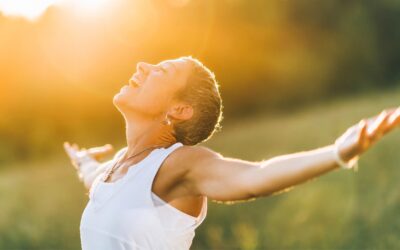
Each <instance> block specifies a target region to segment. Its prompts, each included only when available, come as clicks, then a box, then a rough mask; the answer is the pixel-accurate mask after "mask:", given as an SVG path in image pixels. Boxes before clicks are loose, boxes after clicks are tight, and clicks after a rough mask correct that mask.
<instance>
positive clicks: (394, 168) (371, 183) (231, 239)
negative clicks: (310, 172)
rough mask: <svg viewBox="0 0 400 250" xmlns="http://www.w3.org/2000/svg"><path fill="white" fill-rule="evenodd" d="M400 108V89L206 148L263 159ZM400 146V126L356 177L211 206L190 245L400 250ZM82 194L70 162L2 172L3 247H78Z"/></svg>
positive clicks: (228, 128) (227, 130)
mask: <svg viewBox="0 0 400 250" xmlns="http://www.w3.org/2000/svg"><path fill="white" fill-rule="evenodd" d="M399 104H400V88H399V89H396V90H392V91H386V92H380V93H371V94H367V95H366V94H364V95H362V96H358V97H353V98H349V97H348V98H342V99H340V100H335V101H331V102H329V103H324V104H321V105H319V106H315V107H310V108H307V109H304V110H302V111H300V112H295V113H286V114H281V115H274V116H266V115H264V116H263V115H260V116H257V117H252V118H246V119H243V120H237V121H235V122H231V123H229V124H223V129H222V131H221V132H219V133H217V134H216V135H215V136H214V138H213V139H212V140H210V141H208V142H207V143H205V144H204V145H206V146H209V147H210V148H212V149H214V150H216V151H219V152H221V153H222V154H224V155H225V156H229V157H237V158H241V159H245V160H257V161H258V160H262V159H268V158H270V157H273V156H277V155H281V154H289V153H294V152H299V151H305V150H311V149H314V148H317V147H321V146H325V145H327V144H330V143H332V142H333V141H334V139H335V138H336V137H337V136H339V135H340V134H341V133H342V132H344V131H345V130H346V128H347V127H349V126H350V125H352V124H354V123H356V122H358V121H359V120H360V119H361V118H363V117H368V116H372V115H375V114H376V113H377V112H379V111H380V110H382V109H383V108H386V107H392V106H398V105H399ZM60 146H61V145H60ZM399 149H400V130H398V131H395V132H393V133H392V134H390V135H389V136H387V137H386V138H384V139H383V140H382V141H380V142H379V143H378V144H377V145H376V147H374V148H372V149H371V150H370V151H368V152H366V154H365V155H363V157H361V159H360V163H359V165H360V166H359V171H358V172H357V173H354V172H352V171H345V170H338V171H333V172H331V173H328V174H326V175H324V176H321V177H319V178H316V179H313V180H310V181H308V182H306V183H304V184H301V185H298V186H296V187H294V188H293V189H291V190H290V191H288V192H285V193H280V194H276V195H273V196H270V197H266V198H259V199H257V200H254V201H251V202H245V203H235V204H232V205H226V204H218V203H214V202H210V203H209V210H208V216H207V218H206V220H205V221H204V222H203V224H202V225H201V226H200V227H199V228H198V229H197V231H196V236H195V239H194V242H193V246H192V249H246V250H250V249H400V237H399V235H400V216H399V215H400V181H399V179H400V164H399V162H400V156H399V152H398V151H399ZM21 165H24V166H21ZM84 192H85V190H84V189H83V187H82V185H81V184H80V183H79V182H78V180H77V178H76V175H75V172H74V171H73V168H72V167H71V166H70V165H69V163H68V161H67V159H66V158H65V157H60V159H57V158H56V159H51V160H46V161H43V162H34V163H26V164H23V163H18V164H15V165H12V166H8V167H7V170H2V171H0V204H1V208H0V249H7V250H11V249H43V250H46V249H79V248H80V240H79V220H80V216H81V213H82V211H83V209H84V207H85V205H86V202H87V197H86V196H85V194H84Z"/></svg>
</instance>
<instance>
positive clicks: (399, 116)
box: [388, 108, 400, 126]
mask: <svg viewBox="0 0 400 250" xmlns="http://www.w3.org/2000/svg"><path fill="white" fill-rule="evenodd" d="M388 122H389V124H390V125H393V126H398V125H400V108H397V110H396V111H395V112H393V113H392V114H391V115H390V118H389V120H388Z"/></svg>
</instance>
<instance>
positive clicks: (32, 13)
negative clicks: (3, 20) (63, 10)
mask: <svg viewBox="0 0 400 250" xmlns="http://www.w3.org/2000/svg"><path fill="white" fill-rule="evenodd" d="M110 2H111V0H0V13H3V14H4V15H5V16H14V17H22V18H25V19H27V20H29V21H34V20H36V19H37V18H39V17H40V16H42V15H43V13H45V12H46V10H47V9H48V8H49V7H50V6H53V5H62V6H66V7H70V8H72V9H73V11H74V12H77V13H84V14H92V13H94V12H98V11H99V10H100V9H104V8H105V7H106V3H110Z"/></svg>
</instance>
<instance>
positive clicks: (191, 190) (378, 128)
mask: <svg viewBox="0 0 400 250" xmlns="http://www.w3.org/2000/svg"><path fill="white" fill-rule="evenodd" d="M113 102H114V105H115V107H116V108H117V109H118V110H119V111H120V112H121V114H122V115H123V117H124V119H125V122H126V143H127V146H126V147H124V148H122V149H121V150H119V151H118V152H117V153H116V154H115V156H114V158H113V159H112V160H110V161H107V162H105V163H102V164H101V163H99V162H98V161H97V159H98V158H99V157H101V156H103V155H105V154H107V153H109V152H111V150H112V147H111V146H110V145H106V146H104V147H98V148H92V149H89V150H86V149H82V150H80V149H79V148H78V146H77V145H72V146H71V145H70V144H69V143H65V144H64V147H65V149H66V151H67V153H68V155H69V157H70V158H71V160H72V162H73V164H74V166H76V167H77V170H78V173H79V177H80V178H81V180H82V181H83V183H84V185H85V186H86V187H87V188H88V189H89V197H90V200H89V202H88V204H87V206H86V208H85V210H84V212H83V215H82V220H81V225H80V231H81V242H82V248H83V249H93V250H94V249H95V250H99V249H189V247H190V245H191V243H192V239H193V237H194V231H195V229H196V228H197V227H198V226H199V225H200V224H201V223H202V221H203V220H204V218H205V216H206V213H207V200H208V198H210V199H212V200H214V201H220V202H233V201H239V200H241V201H244V200H252V199H254V198H258V197H264V196H268V195H271V194H273V193H276V192H280V191H282V190H287V188H289V187H292V186H294V185H296V184H299V183H302V182H305V181H307V180H309V179H312V178H314V177H316V176H319V175H321V174H324V173H327V172H329V171H332V170H335V169H338V168H346V169H351V168H353V169H354V168H356V167H357V161H358V158H359V156H360V154H362V153H363V152H365V151H366V150H367V149H368V148H370V147H371V145H373V144H374V143H375V142H376V141H377V140H379V139H380V138H381V137H382V136H383V135H385V134H387V133H388V132H389V131H392V130H393V129H394V128H395V127H397V126H398V125H399V124H400V108H397V109H388V110H385V111H383V112H382V113H381V114H379V115H378V116H375V117H372V118H370V119H362V120H361V121H360V122H359V123H357V124H356V125H354V126H352V127H351V128H349V129H348V130H347V131H346V132H345V133H344V134H343V135H342V136H341V137H339V138H338V139H337V140H336V141H335V143H333V144H332V145H328V146H325V147H322V148H318V149H315V150H310V151H307V152H299V153H295V154H289V155H283V156H279V157H274V158H272V159H270V160H266V161H261V162H250V161H245V160H240V159H234V158H228V157H224V156H222V155H221V154H219V153H217V152H214V151H213V150H211V149H208V148H206V147H204V146H199V145H196V144H198V143H200V142H203V141H205V140H207V139H208V138H210V137H211V135H212V134H213V133H214V132H215V131H217V130H218V129H220V128H221V127H220V122H221V120H222V101H221V97H220V94H219V86H218V83H217V82H216V80H215V76H214V74H213V73H212V72H211V71H210V70H209V69H207V68H206V67H205V66H204V65H203V64H202V63H201V62H200V61H199V60H197V59H195V58H192V57H190V56H189V57H181V58H178V59H174V60H166V61H163V62H161V63H159V64H157V65H152V64H147V63H138V64H137V72H136V73H135V74H134V75H133V76H132V78H131V79H130V81H129V85H126V86H123V87H122V89H121V91H120V92H119V93H118V94H116V95H115V97H114V99H113Z"/></svg>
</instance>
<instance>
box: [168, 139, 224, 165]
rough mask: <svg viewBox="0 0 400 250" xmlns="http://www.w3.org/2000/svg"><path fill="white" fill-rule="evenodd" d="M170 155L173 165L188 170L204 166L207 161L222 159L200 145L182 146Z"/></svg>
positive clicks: (216, 153)
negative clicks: (196, 166)
mask: <svg viewBox="0 0 400 250" xmlns="http://www.w3.org/2000/svg"><path fill="white" fill-rule="evenodd" d="M175 151H176V152H175V153H174V154H172V155H171V157H172V158H173V162H174V165H176V166H179V167H181V168H182V169H185V170H189V169H187V168H191V167H193V166H195V165H200V164H204V163H205V162H206V161H208V160H212V159H217V158H222V155H221V154H220V153H218V152H216V151H214V150H212V149H210V148H208V147H205V146H201V145H193V146H187V145H183V146H181V147H180V148H178V149H176V150H175Z"/></svg>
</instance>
